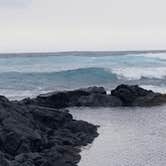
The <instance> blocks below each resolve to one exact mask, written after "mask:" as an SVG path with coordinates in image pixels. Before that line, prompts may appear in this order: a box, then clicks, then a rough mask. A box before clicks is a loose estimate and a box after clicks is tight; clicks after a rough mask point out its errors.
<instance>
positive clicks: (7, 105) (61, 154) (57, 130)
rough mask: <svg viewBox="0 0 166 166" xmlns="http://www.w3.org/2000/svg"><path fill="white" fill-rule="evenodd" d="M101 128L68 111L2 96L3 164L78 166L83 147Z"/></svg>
mask: <svg viewBox="0 0 166 166" xmlns="http://www.w3.org/2000/svg"><path fill="white" fill-rule="evenodd" d="M96 136H97V127H96V126H94V125H92V124H89V123H87V122H84V121H76V120H74V119H73V118H72V115H71V114H69V113H68V111H67V110H56V109H51V108H45V107H39V106H37V105H24V104H21V103H19V102H18V103H17V102H10V101H9V100H8V99H7V98H5V97H3V96H0V166H76V165H77V163H78V162H79V160H80V155H79V152H80V146H83V145H87V144H88V143H91V142H92V141H93V139H94V138H95V137H96Z"/></svg>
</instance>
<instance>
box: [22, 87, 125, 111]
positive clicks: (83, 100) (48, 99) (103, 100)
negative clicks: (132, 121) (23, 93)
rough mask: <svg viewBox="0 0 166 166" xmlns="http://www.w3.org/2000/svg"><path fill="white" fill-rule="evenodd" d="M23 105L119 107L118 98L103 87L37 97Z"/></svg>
mask: <svg viewBox="0 0 166 166" xmlns="http://www.w3.org/2000/svg"><path fill="white" fill-rule="evenodd" d="M21 102H22V103H24V104H27V105H29V104H31V105H40V106H44V107H52V108H65V107H73V106H91V107H99V106H104V107H105V106H106V107H107V106H121V105H122V102H121V100H120V99H119V98H117V97H115V96H111V95H107V94H106V91H105V89H104V88H103V87H89V88H84V89H77V90H72V91H62V92H53V93H48V94H42V95H39V96H38V97H37V98H35V99H24V100H22V101H21Z"/></svg>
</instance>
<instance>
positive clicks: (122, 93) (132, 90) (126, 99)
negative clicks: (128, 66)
mask: <svg viewBox="0 0 166 166" xmlns="http://www.w3.org/2000/svg"><path fill="white" fill-rule="evenodd" d="M149 94H153V92H152V91H149V90H145V89H143V88H140V87H139V86H138V85H123V84H122V85H119V86H118V87H117V88H116V89H114V90H112V91H111V95H112V96H116V97H118V98H119V99H120V100H121V101H122V102H123V105H124V106H131V105H132V103H133V102H134V101H135V100H136V99H137V98H139V97H145V96H147V95H149Z"/></svg>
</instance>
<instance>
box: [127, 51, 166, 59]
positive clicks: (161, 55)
mask: <svg viewBox="0 0 166 166" xmlns="http://www.w3.org/2000/svg"><path fill="white" fill-rule="evenodd" d="M129 56H132V57H133V56H142V57H147V58H157V59H161V60H166V52H165V53H146V54H135V55H133V54H131V55H129Z"/></svg>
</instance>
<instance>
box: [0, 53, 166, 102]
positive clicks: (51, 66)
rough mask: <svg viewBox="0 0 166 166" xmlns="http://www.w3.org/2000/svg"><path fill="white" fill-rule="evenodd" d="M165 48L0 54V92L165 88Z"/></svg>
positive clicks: (30, 94) (27, 93)
mask: <svg viewBox="0 0 166 166" xmlns="http://www.w3.org/2000/svg"><path fill="white" fill-rule="evenodd" d="M165 57H166V52H163V53H161V52H156V53H153V54H152V53H151V52H147V53H140V52H134V53H133V52H114V53H111V52H88V53H86V54H85V53H84V52H76V53H75V54H74V55H73V54H72V53H71V52H66V53H52V54H51V55H50V54H48V53H42V54H40V53H38V54H35V53H31V54H24V55H20V54H14V55H13V54H12V55H7V54H5V55H3V54H0V95H5V96H7V97H8V98H10V99H22V98H25V97H35V96H36V95H38V94H40V93H46V92H50V91H55V90H69V89H76V88H81V87H88V86H94V85H96V86H104V87H105V88H106V90H110V89H112V88H115V87H116V86H117V85H119V84H122V83H126V84H138V85H141V86H143V87H146V88H147V89H149V88H150V89H153V90H155V91H160V92H161V91H162V92H166V58H165Z"/></svg>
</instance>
